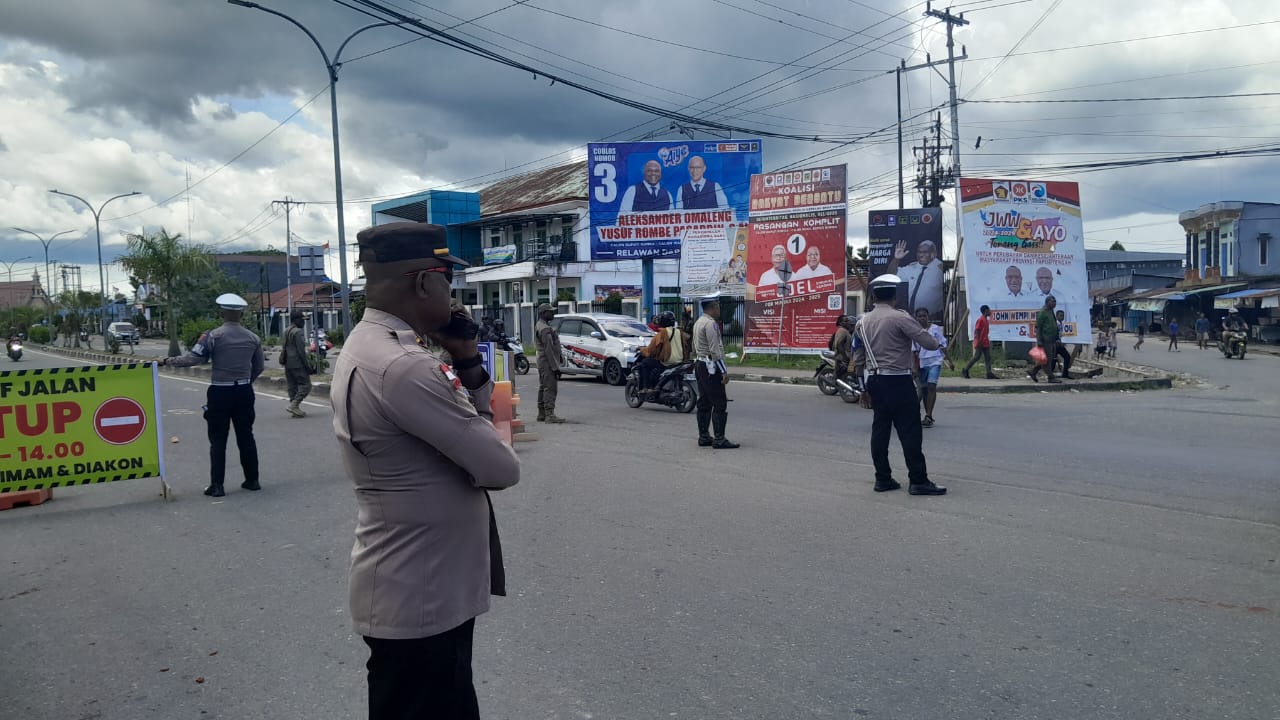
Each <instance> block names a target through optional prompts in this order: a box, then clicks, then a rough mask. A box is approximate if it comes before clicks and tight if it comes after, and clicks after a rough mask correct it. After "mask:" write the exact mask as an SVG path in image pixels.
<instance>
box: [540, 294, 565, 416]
mask: <svg viewBox="0 0 1280 720" xmlns="http://www.w3.org/2000/svg"><path fill="white" fill-rule="evenodd" d="M555 316H556V308H555V306H554V305H552V304H551V303H542V304H541V305H539V306H538V322H537V324H535V325H534V326H533V341H534V344H535V345H537V346H538V422H549V423H562V422H564V418H561V417H557V416H556V396H557V395H558V394H559V392H560V368H561V363H563V362H564V356H563V354H562V352H563V351H562V350H561V348H560V333H559V332H556V329H555V328H553V327H551V318H553V317H555Z"/></svg>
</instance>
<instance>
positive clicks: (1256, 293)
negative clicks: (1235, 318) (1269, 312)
mask: <svg viewBox="0 0 1280 720" xmlns="http://www.w3.org/2000/svg"><path fill="white" fill-rule="evenodd" d="M1275 297H1280V288H1250V289H1248V290H1237V291H1236V292H1230V293H1227V294H1225V295H1219V296H1218V297H1216V298H1214V299H1213V307H1214V308H1216V309H1218V310H1230V309H1231V308H1233V307H1236V306H1238V305H1240V304H1241V303H1242V301H1245V302H1247V301H1251V300H1265V298H1275ZM1266 306H1267V305H1266V304H1265V302H1264V307H1266Z"/></svg>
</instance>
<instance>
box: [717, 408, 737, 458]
mask: <svg viewBox="0 0 1280 720" xmlns="http://www.w3.org/2000/svg"><path fill="white" fill-rule="evenodd" d="M728 422H729V413H727V412H725V411H723V410H721V411H719V412H714V413H712V414H711V424H712V425H713V426H714V427H715V432H716V437H715V440H713V441H711V447H713V448H715V449H717V450H732V449H734V448H736V447H739V445H738V443H736V442H731V441H729V440H727V439H725V436H724V426H725V425H726V424H728Z"/></svg>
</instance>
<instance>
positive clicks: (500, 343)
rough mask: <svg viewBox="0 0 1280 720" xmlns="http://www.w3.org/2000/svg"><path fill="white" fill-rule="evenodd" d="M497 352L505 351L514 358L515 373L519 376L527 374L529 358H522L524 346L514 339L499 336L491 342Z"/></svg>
mask: <svg viewBox="0 0 1280 720" xmlns="http://www.w3.org/2000/svg"><path fill="white" fill-rule="evenodd" d="M493 344H494V345H496V346H497V348H498V349H499V350H506V351H507V352H509V353H511V354H512V355H514V356H515V360H514V362H515V366H516V372H517V373H519V374H521V375H528V374H529V358H527V357H525V356H524V346H523V345H521V344H520V343H518V342H516V341H515V339H513V338H510V337H507V336H506V335H503V334H499V335H498V336H497V338H496V339H495V340H494V341H493Z"/></svg>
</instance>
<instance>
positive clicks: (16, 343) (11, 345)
mask: <svg viewBox="0 0 1280 720" xmlns="http://www.w3.org/2000/svg"><path fill="white" fill-rule="evenodd" d="M5 349H6V350H7V351H8V352H9V359H10V360H12V361H14V362H18V361H19V360H21V359H22V341H21V340H18V339H17V338H14V339H13V340H10V341H9V342H8V343H6V344H5Z"/></svg>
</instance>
